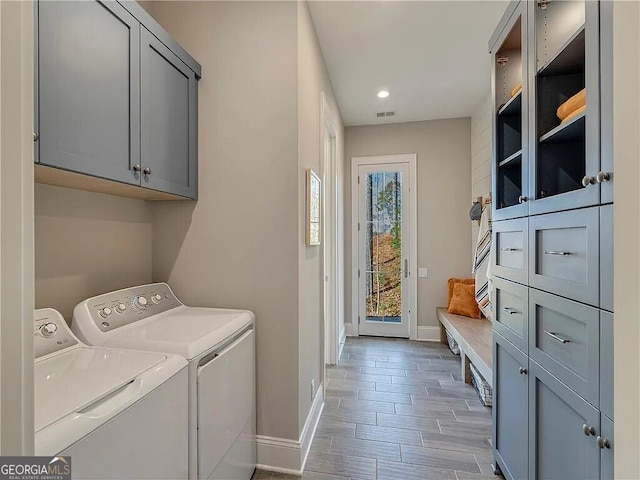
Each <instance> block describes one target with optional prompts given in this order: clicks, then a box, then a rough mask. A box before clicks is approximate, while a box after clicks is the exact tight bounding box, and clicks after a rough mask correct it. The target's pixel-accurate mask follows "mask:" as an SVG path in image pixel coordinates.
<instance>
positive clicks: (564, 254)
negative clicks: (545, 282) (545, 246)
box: [544, 250, 571, 257]
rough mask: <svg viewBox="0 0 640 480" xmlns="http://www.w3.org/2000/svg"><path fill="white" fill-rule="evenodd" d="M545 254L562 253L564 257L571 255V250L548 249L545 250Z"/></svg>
mask: <svg viewBox="0 0 640 480" xmlns="http://www.w3.org/2000/svg"><path fill="white" fill-rule="evenodd" d="M544 254H545V255H561V256H563V257H565V256H567V255H571V252H560V251H555V250H547V251H545V252H544Z"/></svg>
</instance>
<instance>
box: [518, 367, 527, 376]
mask: <svg viewBox="0 0 640 480" xmlns="http://www.w3.org/2000/svg"><path fill="white" fill-rule="evenodd" d="M518 372H520V375H526V374H527V369H526V368H524V367H520V368H519V369H518Z"/></svg>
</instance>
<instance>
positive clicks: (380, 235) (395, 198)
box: [357, 163, 411, 338]
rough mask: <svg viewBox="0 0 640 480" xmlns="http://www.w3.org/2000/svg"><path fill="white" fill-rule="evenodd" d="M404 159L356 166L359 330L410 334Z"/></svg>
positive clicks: (394, 334)
mask: <svg viewBox="0 0 640 480" xmlns="http://www.w3.org/2000/svg"><path fill="white" fill-rule="evenodd" d="M409 180H410V179H409V164H408V163H377V164H372V165H359V166H358V182H359V183H358V236H357V238H358V275H359V277H358V306H359V308H358V321H359V329H358V332H359V334H360V335H381V336H389V337H405V338H407V337H409V283H408V277H409V265H410V259H409V239H410V238H411V236H410V232H409V228H410V225H409V203H410V200H409V185H410V181H409Z"/></svg>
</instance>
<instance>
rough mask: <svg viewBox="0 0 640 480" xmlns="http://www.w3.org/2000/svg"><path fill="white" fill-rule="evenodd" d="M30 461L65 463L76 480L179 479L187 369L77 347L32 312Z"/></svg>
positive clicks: (141, 355)
mask: <svg viewBox="0 0 640 480" xmlns="http://www.w3.org/2000/svg"><path fill="white" fill-rule="evenodd" d="M34 345H35V356H36V359H35V364H34V373H35V375H34V376H35V385H34V387H35V409H34V410H35V412H34V413H35V454H36V455H38V456H58V455H59V456H71V457H72V458H71V468H72V471H71V473H72V476H73V478H77V479H122V480H125V479H126V480H129V479H149V480H151V479H166V480H175V479H184V478H187V474H188V450H187V447H186V445H187V438H188V430H187V427H186V425H187V419H188V395H187V394H186V388H187V384H188V369H187V362H186V361H185V360H184V358H182V357H180V356H178V355H167V354H158V353H150V352H140V351H131V350H121V349H111V348H98V347H89V346H87V345H83V344H82V343H80V342H79V341H78V339H77V338H76V337H75V336H74V335H73V334H72V333H71V331H70V330H69V327H68V326H67V324H66V322H65V321H64V319H63V318H62V316H61V315H60V313H58V312H57V311H55V310H53V309H50V308H47V309H41V310H36V311H35V331H34Z"/></svg>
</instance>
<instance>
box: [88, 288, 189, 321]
mask: <svg viewBox="0 0 640 480" xmlns="http://www.w3.org/2000/svg"><path fill="white" fill-rule="evenodd" d="M181 305H182V303H180V301H179V300H178V299H177V298H176V296H175V295H174V294H173V292H172V291H171V289H170V288H169V286H168V285H167V284H166V283H154V284H151V285H143V286H140V287H132V288H127V289H124V290H118V291H117V292H111V293H105V294H104V295H99V296H97V297H93V298H91V299H89V300H88V301H87V308H88V309H89V313H90V314H91V318H92V320H93V322H94V323H95V324H96V326H97V327H98V328H99V329H100V330H101V331H103V332H110V331H112V330H114V329H116V328H119V327H122V326H124V325H128V324H130V323H132V322H137V321H139V320H143V319H145V318H148V317H151V316H152V315H157V314H159V313H162V312H166V311H167V310H170V309H172V308H176V307H179V306H181Z"/></svg>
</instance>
